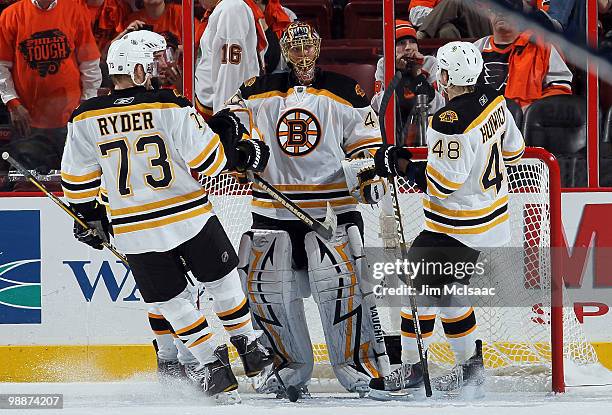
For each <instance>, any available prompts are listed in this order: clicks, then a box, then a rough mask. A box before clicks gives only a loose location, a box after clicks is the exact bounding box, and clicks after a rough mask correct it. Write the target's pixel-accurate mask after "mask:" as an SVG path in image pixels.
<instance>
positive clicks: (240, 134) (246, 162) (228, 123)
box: [208, 108, 270, 173]
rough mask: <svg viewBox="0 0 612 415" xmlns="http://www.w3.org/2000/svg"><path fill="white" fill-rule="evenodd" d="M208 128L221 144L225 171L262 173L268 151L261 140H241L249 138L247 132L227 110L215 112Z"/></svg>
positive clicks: (268, 156)
mask: <svg viewBox="0 0 612 415" xmlns="http://www.w3.org/2000/svg"><path fill="white" fill-rule="evenodd" d="M208 126H209V127H210V128H211V130H213V131H214V132H215V134H217V135H218V136H219V138H220V140H221V143H222V144H223V149H224V151H225V156H226V157H227V164H226V165H225V168H226V169H227V170H236V171H238V172H241V173H244V172H245V171H247V170H251V171H254V172H262V171H264V169H265V168H266V164H268V159H269V158H270V149H269V148H268V146H267V145H266V143H264V142H263V141H261V140H254V139H250V140H249V139H247V140H244V139H243V138H245V137H249V132H248V130H247V129H246V128H245V127H244V125H242V123H241V122H240V119H239V118H238V117H237V116H236V114H234V113H233V112H231V111H230V110H229V109H227V108H226V109H224V110H221V111H219V112H217V113H216V114H215V115H213V116H212V118H211V119H210V121H208Z"/></svg>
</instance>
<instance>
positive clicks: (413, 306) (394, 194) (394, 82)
mask: <svg viewBox="0 0 612 415" xmlns="http://www.w3.org/2000/svg"><path fill="white" fill-rule="evenodd" d="M401 80H402V73H401V72H400V71H397V72H396V73H395V76H394V77H393V79H391V82H389V85H388V87H387V89H385V92H384V94H383V97H382V99H381V102H380V109H379V112H378V123H379V125H380V134H381V136H382V139H383V141H384V142H385V143H386V142H387V135H386V128H385V113H386V112H387V106H388V105H389V101H390V100H391V97H392V96H393V94H394V92H395V89H396V88H397V86H398V85H399V83H400V81H401ZM394 127H395V126H394ZM389 180H390V182H391V186H390V188H391V198H392V202H393V203H392V204H393V214H394V216H395V221H396V223H397V230H398V236H399V245H400V252H401V255H402V260H404V261H406V260H408V249H407V246H406V237H405V236H404V226H403V224H402V212H401V210H400V205H399V199H398V190H397V183H396V178H395V176H392V177H390V178H389ZM398 277H399V278H400V279H401V280H402V281H403V282H404V283H405V284H406V285H407V286H408V288H409V292H411V293H412V292H414V291H413V290H414V288H413V285H412V278H401V277H400V276H399V275H398ZM408 298H409V300H410V310H411V313H412V322H413V324H414V334H415V337H416V342H417V348H418V350H419V360H420V362H421V366H422V367H423V383H424V385H425V395H426V396H427V397H431V395H432V391H431V381H430V379H429V368H428V367H427V360H426V358H425V347H424V345H423V335H422V333H421V325H420V323H419V312H418V307H417V302H416V296H415V295H414V294H408Z"/></svg>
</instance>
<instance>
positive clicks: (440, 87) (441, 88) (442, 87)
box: [436, 69, 449, 94]
mask: <svg viewBox="0 0 612 415" xmlns="http://www.w3.org/2000/svg"><path fill="white" fill-rule="evenodd" d="M436 78H437V80H438V91H439V92H440V93H442V94H448V92H447V90H448V87H449V85H448V84H447V85H444V84H443V83H442V70H441V69H439V70H438V72H437V73H436Z"/></svg>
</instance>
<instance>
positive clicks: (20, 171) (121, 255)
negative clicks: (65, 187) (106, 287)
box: [2, 151, 129, 267]
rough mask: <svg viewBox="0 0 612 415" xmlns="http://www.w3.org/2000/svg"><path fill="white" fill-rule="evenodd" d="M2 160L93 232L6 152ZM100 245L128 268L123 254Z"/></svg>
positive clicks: (89, 227) (110, 247) (67, 206)
mask: <svg viewBox="0 0 612 415" xmlns="http://www.w3.org/2000/svg"><path fill="white" fill-rule="evenodd" d="M2 158H3V159H4V160H6V161H7V162H9V164H10V165H11V166H13V167H14V168H16V169H17V171H18V172H19V173H21V174H22V175H23V177H25V178H26V179H28V180H29V181H30V182H31V183H32V184H33V185H34V186H36V187H37V188H38V189H40V191H41V192H43V193H44V194H45V196H47V197H48V198H49V199H51V200H52V201H53V202H54V203H55V204H56V205H58V206H59V207H60V208H61V209H62V210H63V211H64V212H66V213H67V214H68V215H70V217H72V219H74V220H75V221H76V222H77V223H78V224H79V225H80V226H82V227H83V228H85V229H86V230H91V231H94V232H95V229H93V228H92V227H91V226H89V224H88V223H87V222H85V221H84V220H83V219H82V218H81V217H80V216H79V214H78V213H77V212H76V211H75V210H74V209H72V207H70V205H67V204H66V203H64V202H62V200H61V199H60V198H59V197H57V196H55V195H54V194H53V193H51V192H50V191H49V190H47V188H46V187H45V185H43V184H42V183H41V182H40V181H39V180H38V179H37V178H36V177H34V175H33V174H32V173H31V172H30V171H29V170H27V169H26V168H25V167H23V166H22V165H21V163H19V162H18V161H17V160H15V159H14V158H13V157H11V155H10V154H9V153H7V152H6V151H5V152H4V153H2ZM102 245H103V246H104V247H105V248H107V249H108V250H109V251H111V252H112V253H113V254H115V256H116V257H117V258H119V259H120V260H121V262H123V264H124V265H125V266H128V267H129V264H128V262H127V259H126V258H125V256H123V254H121V253H120V252H119V251H117V250H116V249H115V247H114V246H113V245H111V244H110V243H109V242H106V241H102Z"/></svg>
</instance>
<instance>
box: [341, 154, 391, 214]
mask: <svg viewBox="0 0 612 415" xmlns="http://www.w3.org/2000/svg"><path fill="white" fill-rule="evenodd" d="M342 169H343V170H344V176H345V178H346V184H347V186H348V188H349V192H350V193H351V196H353V197H354V198H355V199H357V201H358V202H360V203H367V204H369V205H373V204H376V203H378V202H379V201H380V200H381V199H382V198H383V196H384V195H385V193H386V191H387V187H386V186H385V183H384V181H383V180H382V179H380V178H379V177H376V169H375V164H374V160H373V159H372V158H365V159H352V160H343V161H342Z"/></svg>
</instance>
